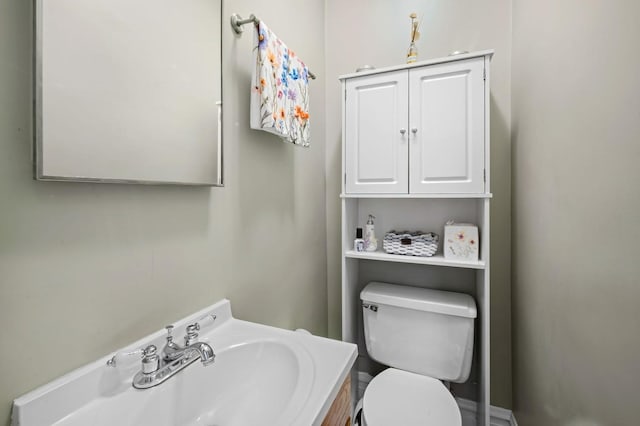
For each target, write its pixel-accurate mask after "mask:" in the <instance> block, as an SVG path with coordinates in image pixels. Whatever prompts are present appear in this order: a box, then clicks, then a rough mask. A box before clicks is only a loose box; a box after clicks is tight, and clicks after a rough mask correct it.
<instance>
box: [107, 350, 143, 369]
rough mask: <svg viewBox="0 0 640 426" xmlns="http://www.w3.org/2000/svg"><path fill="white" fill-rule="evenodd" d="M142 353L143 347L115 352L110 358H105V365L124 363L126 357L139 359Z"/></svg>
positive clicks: (117, 365) (111, 365)
mask: <svg viewBox="0 0 640 426" xmlns="http://www.w3.org/2000/svg"><path fill="white" fill-rule="evenodd" d="M143 355H144V350H143V349H136V350H134V351H129V352H116V353H115V354H114V355H113V356H112V357H111V358H109V359H108V360H107V367H112V368H114V367H119V366H121V365H122V364H123V363H125V364H126V360H128V359H140V358H142V356H143Z"/></svg>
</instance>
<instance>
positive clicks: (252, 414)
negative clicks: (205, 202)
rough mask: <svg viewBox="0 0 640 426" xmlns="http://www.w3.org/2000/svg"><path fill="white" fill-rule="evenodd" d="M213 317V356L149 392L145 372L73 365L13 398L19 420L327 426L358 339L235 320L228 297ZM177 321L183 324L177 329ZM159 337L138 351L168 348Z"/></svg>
mask: <svg viewBox="0 0 640 426" xmlns="http://www.w3.org/2000/svg"><path fill="white" fill-rule="evenodd" d="M203 313H215V314H216V315H217V318H218V319H217V320H216V323H215V324H214V326H212V327H211V328H210V330H208V331H207V330H206V329H205V330H203V332H204V333H202V334H201V338H200V340H201V341H204V342H207V343H209V344H210V345H211V346H212V347H213V349H214V351H215V352H216V359H215V362H214V363H213V364H211V365H208V366H203V365H202V364H201V363H200V362H196V363H194V364H192V365H190V366H188V367H187V368H185V369H184V370H182V371H180V372H179V373H177V374H176V375H175V376H173V377H171V378H169V379H168V380H167V381H166V382H164V383H162V384H160V385H158V386H156V387H153V388H150V389H144V390H140V389H135V388H133V387H132V386H131V378H132V377H133V374H134V373H135V372H136V371H137V370H138V369H139V364H138V362H137V361H134V363H133V364H130V365H129V367H120V368H119V369H118V371H115V370H116V369H113V368H109V367H106V366H105V362H104V361H106V359H108V357H107V358H105V359H103V360H99V361H96V362H95V363H93V364H90V365H89V366H86V367H84V368H82V369H80V370H76V371H75V372H72V373H70V374H68V375H66V376H64V377H62V378H60V379H58V380H57V381H55V382H52V383H51V384H49V385H45V386H44V387H43V388H41V389H38V390H36V391H33V392H31V393H30V394H27V395H25V396H23V397H21V398H18V399H17V400H16V401H15V402H14V412H13V422H14V424H15V425H18V424H19V425H20V426H32V425H45V424H47V425H51V424H53V425H57V426H80V425H82V426H84V425H95V426H107V425H109V426H110V425H115V424H117V425H122V426H127V425H131V426H133V425H154V426H156V425H157V426H174V425H185V426H248V425H270V426H277V425H283V426H284V425H312V424H320V423H321V421H322V419H323V418H324V415H326V412H327V411H328V408H329V406H330V404H331V402H332V400H333V398H334V397H335V395H336V394H337V391H338V389H339V387H340V385H341V384H342V381H344V379H345V378H346V375H347V374H348V372H349V370H350V369H351V366H352V364H353V362H354V360H355V356H356V349H355V346H354V345H352V344H348V343H344V342H338V341H334V340H329V339H324V338H320V337H316V336H310V335H306V334H302V333H296V332H292V331H287V330H282V329H277V328H273V327H267V326H264V325H260V324H255V323H249V322H245V321H240V320H236V319H233V318H232V317H231V310H230V306H229V302H228V301H226V300H225V301H222V302H220V303H218V304H216V305H214V306H212V307H211V308H208V310H203V311H201V312H199V313H196V314H194V315H193V316H192V317H191V318H188V319H185V320H183V321H181V322H179V323H178V324H181V323H184V324H187V323H188V322H190V321H193V317H195V318H200V317H201V316H202V314H203ZM179 326H180V325H178V327H179ZM162 340H163V336H162V333H160V332H159V333H156V334H154V335H152V336H150V337H149V338H147V339H146V341H145V339H142V341H139V342H136V344H134V345H132V346H131V347H140V346H144V345H145V344H149V343H154V344H156V345H157V346H158V347H161V345H162Z"/></svg>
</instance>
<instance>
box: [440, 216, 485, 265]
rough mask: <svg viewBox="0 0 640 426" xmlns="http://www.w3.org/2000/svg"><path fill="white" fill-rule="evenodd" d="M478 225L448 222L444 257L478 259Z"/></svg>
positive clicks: (445, 232) (445, 228) (445, 229)
mask: <svg viewBox="0 0 640 426" xmlns="http://www.w3.org/2000/svg"><path fill="white" fill-rule="evenodd" d="M479 252H480V239H479V238H478V227H477V226H475V225H472V224H469V223H453V222H452V221H449V222H447V224H446V225H445V227H444V257H445V258H446V259H455V260H471V261H477V260H478V253H479Z"/></svg>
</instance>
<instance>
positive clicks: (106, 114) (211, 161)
mask: <svg viewBox="0 0 640 426" xmlns="http://www.w3.org/2000/svg"><path fill="white" fill-rule="evenodd" d="M35 5H36V7H35V15H36V16H35V22H36V25H35V32H36V34H35V74H34V75H35V81H34V85H35V87H34V95H35V104H34V107H35V111H34V118H35V120H34V123H35V132H34V135H35V138H34V139H35V140H34V142H35V145H34V147H35V149H34V154H35V155H34V156H35V173H34V174H35V178H36V179H38V180H56V181H81V182H114V183H145V184H178V185H207V186H221V185H222V184H223V164H222V163H223V162H222V66H221V61H222V33H221V31H222V0H181V1H174V0H36V1H35Z"/></svg>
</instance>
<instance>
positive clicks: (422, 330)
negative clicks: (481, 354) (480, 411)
mask: <svg viewBox="0 0 640 426" xmlns="http://www.w3.org/2000/svg"><path fill="white" fill-rule="evenodd" d="M360 299H361V300H362V315H363V320H364V335H365V342H366V345H367V352H368V353H369V356H370V357H371V358H373V359H374V360H376V361H378V362H379V363H381V364H385V365H388V366H390V367H394V368H398V369H401V370H405V371H411V372H414V373H418V374H422V375H425V376H429V377H434V378H437V379H440V380H447V381H451V382H457V383H461V382H464V381H466V380H467V378H468V377H469V371H470V370H471V359H472V357H473V328H474V319H475V318H476V316H477V310H476V304H475V301H474V300H473V298H472V297H471V296H469V295H467V294H461V293H453V292H449V291H441V290H430V289H425V288H418V287H409V286H402V285H396V284H387V283H380V282H370V283H369V284H367V286H366V287H365V288H364V289H363V290H362V292H361V293H360Z"/></svg>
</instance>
